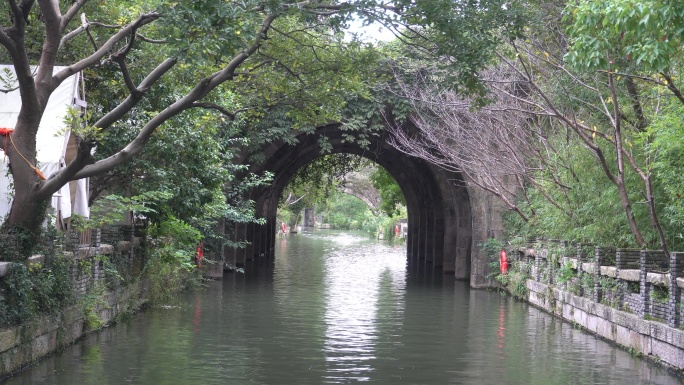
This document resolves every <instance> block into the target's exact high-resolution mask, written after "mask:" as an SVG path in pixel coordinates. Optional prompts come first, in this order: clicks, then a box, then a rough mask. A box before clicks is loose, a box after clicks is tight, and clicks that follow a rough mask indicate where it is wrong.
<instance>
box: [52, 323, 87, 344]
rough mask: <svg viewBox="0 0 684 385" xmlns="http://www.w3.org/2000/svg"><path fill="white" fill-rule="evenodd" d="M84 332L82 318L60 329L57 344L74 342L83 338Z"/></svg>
mask: <svg viewBox="0 0 684 385" xmlns="http://www.w3.org/2000/svg"><path fill="white" fill-rule="evenodd" d="M83 332H84V328H83V320H82V319H80V320H78V321H74V322H72V323H70V324H67V325H66V326H64V327H63V328H62V329H60V330H59V333H57V337H58V338H57V344H58V345H59V346H64V345H69V344H72V343H73V342H75V341H76V340H77V339H79V338H81V336H82V335H83Z"/></svg>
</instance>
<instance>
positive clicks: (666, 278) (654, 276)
mask: <svg viewBox="0 0 684 385" xmlns="http://www.w3.org/2000/svg"><path fill="white" fill-rule="evenodd" d="M646 281H647V282H649V283H652V284H654V285H658V286H665V287H669V286H670V274H669V273H668V274H663V273H646Z"/></svg>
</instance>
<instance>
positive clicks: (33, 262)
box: [27, 254, 45, 267]
mask: <svg viewBox="0 0 684 385" xmlns="http://www.w3.org/2000/svg"><path fill="white" fill-rule="evenodd" d="M27 262H28V265H29V266H34V267H37V266H42V265H43V263H45V257H44V256H43V255H42V254H37V255H32V256H30V257H28V259H27Z"/></svg>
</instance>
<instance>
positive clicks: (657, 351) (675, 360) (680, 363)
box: [651, 340, 684, 368]
mask: <svg viewBox="0 0 684 385" xmlns="http://www.w3.org/2000/svg"><path fill="white" fill-rule="evenodd" d="M651 354H653V355H654V356H657V357H658V358H660V359H661V360H662V361H664V362H667V363H668V364H670V365H672V366H675V367H678V368H684V354H682V351H681V350H680V349H678V348H676V347H674V346H672V345H670V344H668V343H667V342H663V341H658V340H653V341H652V343H651Z"/></svg>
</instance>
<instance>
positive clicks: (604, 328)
mask: <svg viewBox="0 0 684 385" xmlns="http://www.w3.org/2000/svg"><path fill="white" fill-rule="evenodd" d="M613 329H614V328H613V323H612V322H610V321H608V320H605V319H603V318H599V319H598V322H597V324H596V334H598V335H599V336H601V337H603V338H605V339H608V340H613V339H615V334H614V330H613Z"/></svg>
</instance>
